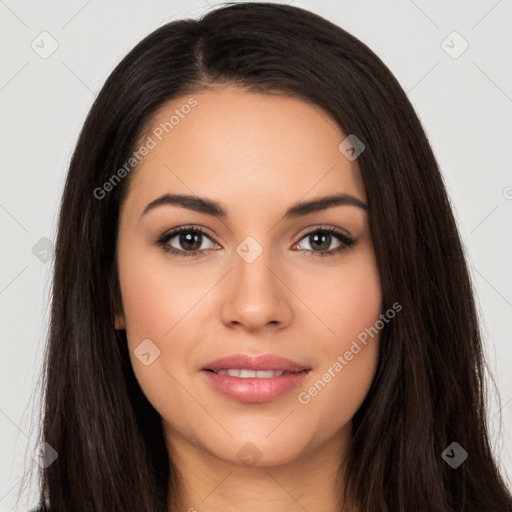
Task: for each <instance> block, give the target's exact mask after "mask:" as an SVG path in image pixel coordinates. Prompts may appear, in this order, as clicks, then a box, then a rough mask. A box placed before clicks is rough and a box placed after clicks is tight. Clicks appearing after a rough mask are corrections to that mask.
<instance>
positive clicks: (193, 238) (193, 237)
mask: <svg viewBox="0 0 512 512" xmlns="http://www.w3.org/2000/svg"><path fill="white" fill-rule="evenodd" d="M200 239H201V234H200V233H193V234H192V233H191V232H188V233H182V234H181V235H180V244H181V246H182V247H183V248H184V249H189V250H191V251H196V250H198V249H199V247H201V243H200V242H199V245H197V247H195V246H193V247H190V245H194V244H197V241H198V240H200Z"/></svg>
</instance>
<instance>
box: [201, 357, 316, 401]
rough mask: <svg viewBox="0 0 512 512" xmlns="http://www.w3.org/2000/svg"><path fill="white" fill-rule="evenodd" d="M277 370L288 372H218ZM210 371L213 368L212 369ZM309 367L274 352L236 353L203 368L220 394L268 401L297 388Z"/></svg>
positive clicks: (209, 380)
mask: <svg viewBox="0 0 512 512" xmlns="http://www.w3.org/2000/svg"><path fill="white" fill-rule="evenodd" d="M230 368H232V369H236V368H240V369H246V370H274V371H284V372H288V373H285V374H284V375H280V376H279V377H271V378H261V379H259V378H253V379H244V378H240V377H231V376H230V375H218V374H216V373H213V371H211V370H214V371H218V370H227V369H230ZM208 370H210V371H208ZM309 370H311V368H308V367H306V366H303V365H301V364H299V363H296V362H294V361H291V360H290V359H286V358H284V357H280V356H277V355H274V354H264V355H261V356H254V357H253V356H248V355H245V354H235V355H233V356H228V357H224V358H221V359H217V360H216V361H213V362H211V363H208V364H207V365H206V366H205V367H204V368H203V370H202V373H203V375H204V376H205V378H206V380H207V382H208V383H209V384H210V385H211V386H212V387H213V388H214V389H215V390H216V391H218V392H219V393H222V394H223V395H225V396H227V397H229V398H231V399H233V400H238V401H240V402H268V401H270V400H275V399H276V398H278V397H280V396H281V395H283V394H284V393H286V392H288V391H290V390H291V389H293V388H295V387H297V386H298V385H299V384H300V383H301V382H302V381H303V379H304V378H305V377H306V376H307V375H308V373H309Z"/></svg>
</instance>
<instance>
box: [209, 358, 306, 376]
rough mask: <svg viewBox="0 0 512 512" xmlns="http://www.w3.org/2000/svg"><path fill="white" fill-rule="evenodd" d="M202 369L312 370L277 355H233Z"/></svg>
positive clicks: (217, 360)
mask: <svg viewBox="0 0 512 512" xmlns="http://www.w3.org/2000/svg"><path fill="white" fill-rule="evenodd" d="M202 369H203V370H213V371H215V372H217V371H219V370H229V369H246V370H255V371H258V370H274V371H284V372H301V371H302V370H310V369H311V368H309V367H307V366H304V365H302V364H300V363H297V362H295V361H292V360H291V359H287V358H286V357H281V356H278V355H276V354H262V355H257V356H251V355H247V354H233V355H230V356H226V357H221V358H220V359H216V360H215V361H212V362H211V363H208V364H206V365H205V366H204V367H203V368H202Z"/></svg>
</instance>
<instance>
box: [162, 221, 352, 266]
mask: <svg viewBox="0 0 512 512" xmlns="http://www.w3.org/2000/svg"><path fill="white" fill-rule="evenodd" d="M182 233H196V234H197V233H200V234H201V235H204V236H206V237H207V238H209V239H211V240H212V241H214V242H215V240H213V239H212V237H211V236H210V235H209V234H208V233H206V231H204V230H203V229H202V228H200V227H199V226H182V227H179V228H176V229H173V230H171V231H169V232H167V233H164V234H163V235H162V236H161V237H160V238H158V239H157V240H156V241H155V243H156V245H158V246H159V247H161V248H162V250H163V251H164V252H165V253H168V254H172V255H174V256H178V257H187V258H188V257H190V256H197V255H199V254H204V253H205V252H207V251H208V250H210V249H196V250H195V251H183V250H179V249H174V248H173V247H169V246H167V245H166V244H167V243H168V242H169V240H171V239H172V238H174V237H175V236H176V235H181V234H182ZM315 233H323V234H325V233H327V234H332V235H334V236H335V237H336V238H338V240H339V241H340V242H342V244H341V245H340V246H339V247H337V248H336V249H331V250H329V251H322V252H319V251H313V250H311V249H301V250H302V251H303V252H306V254H309V255H310V256H320V257H324V256H335V255H336V254H340V253H342V252H344V251H346V250H348V249H351V248H352V247H354V245H355V244H356V241H355V240H354V239H353V238H351V237H349V236H347V235H345V234H344V233H342V232H341V231H339V230H337V229H335V228H332V227H329V226H327V227H319V228H316V229H314V230H313V231H310V232H309V233H306V234H305V235H304V236H302V238H301V239H300V240H302V239H303V238H306V237H308V236H311V235H313V234H315ZM300 240H299V241H300ZM215 243H217V242H215ZM294 245H296V244H294Z"/></svg>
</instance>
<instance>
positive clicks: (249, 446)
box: [41, 3, 512, 512]
mask: <svg viewBox="0 0 512 512" xmlns="http://www.w3.org/2000/svg"><path fill="white" fill-rule="evenodd" d="M317 256H321V257H320V258H319V257H317ZM45 370H46V373H45V376H46V380H45V389H46V397H45V411H44V421H43V428H42V436H41V437H42V441H44V442H46V443H47V446H48V447H49V448H48V450H49V451H50V449H51V450H52V451H51V452H50V455H53V456H50V455H48V453H46V452H45V461H46V462H47V463H46V464H44V466H46V467H45V468H44V469H43V471H42V475H41V476H42V479H41V485H42V490H41V501H42V502H43V503H44V509H45V510H52V511H63V510H73V511H74V512H79V511H85V510H91V508H92V509H94V510H96V511H105V512H106V511H108V512H113V511H119V512H121V511H123V512H124V511H127V510H130V511H141V512H142V511H145V512H149V511H155V512H156V511H159V512H163V511H169V512H175V511H178V510H189V511H192V510H198V511H201V510H210V511H217V510H244V511H253V510H262V509H263V510H265V511H273V510H277V509H278V508H279V510H283V509H285V510H310V511H312V510H318V511H328V510H329V511H331V510H345V511H358V512H375V511H390V512H391V511H393V512H398V511H411V510H414V511H425V512H426V511H436V512H448V511H459V510H464V511H467V512H472V511H475V512H476V511H482V510H486V511H492V512H494V511H496V512H498V511H499V512H503V511H512V497H511V495H510V493H509V491H508V490H507V488H506V485H505V483H504V481H503V479H502V477H501V476H500V474H499V470H498V468H497V465H496V463H495V461H494V459H493V454H492V452H491V448H490V443H489V439H488V432H487V427H486V422H485V409H484V387H483V384H484V381H483V378H484V375H483V356H482V346H481V339H480V334H479V327H478V323H477V316H476V312H475V304H474V298H473V292H472V289H471V285H470V280H469V275H468V270H467V266H466V262H465V259H464V254H463V249H462V245H461V242H460V238H459V235H458V233H457V229H456V224H455V222H454V218H453V214H452V211H451V208H450V203H449V200H448V197H447V193H446V190H445V188H444V185H443V181H442V178H441V174H440V172H439V169H438V165H437V163H436V160H435V158H434V155H433V153H432V150H431V148H430V146H429V143H428V140H427V138H426V136H425V133H424V131H423V129H422V127H421V125H420V122H419V120H418V118H417V116H416V114H415V112H414V110H413V108H412V106H411V104H410V103H409V101H408V99H407V97H406V95H405V93H404V92H403V90H402V89H401V87H400V85H399V84H398V82H397V81H396V79H395V78H394V77H393V76H392V74H391V73H390V71H389V70H388V69H387V68H386V66H385V65H384V64H383V63H382V62H381V60H380V59H379V58H378V57H377V56H376V55H375V54H374V53H373V52H372V51H371V50H369V49H368V47H366V46H365V45H364V44H362V43H361V42H360V41H358V40H357V39H355V38H354V37H353V36H351V35H350V34H348V33H347V32H345V31H344V30H342V29H340V28H339V27H337V26H335V25H334V24H332V23H330V22H328V21H326V20H324V19H323V18H321V17H319V16H317V15H314V14H312V13H310V12H307V11H305V10H302V9H299V8H295V7H290V6H282V5H276V4H259V3H247V4H237V5H232V6H229V7H225V8H221V9H217V10H215V11H212V12H210V13H209V14H207V15H206V16H205V17H203V18H202V19H201V20H199V21H195V20H183V21H177V22H172V23H168V24H167V25H165V26H163V27H161V28H160V29H158V30H156V31H155V32H153V33H152V34H150V35H149V36H148V37H146V38H145V39H144V40H143V41H142V42H140V43H139V44H138V45H137V46H136V47H135V48H134V49H133V50H132V51H131V52H130V53H129V54H128V55H127V56H126V57H125V58H124V59H123V61H122V62H121V63H120V64H119V65H118V66H117V67H116V69H115V70H114V72H113V73H112V74H111V76H110V77H109V78H108V80H107V82H106V84H105V85H104V87H103V89H102V91H101V92H100V94H99V95H98V98H97V100H96V101H95V103H94V105H93V107H92V109H91V111H90V113H89V115H88V118H87V120H86V122H85V125H84V128H83V130H82V133H81V135H80V138H79V141H78V144H77V147H76V150H75V152H74V155H73V159H72V162H71V166H70V169H69V174H68V177H67V182H66V186H65V191H64V196H63V201H62V206H61V212H60V221H59V232H58V239H57V243H56V261H55V275H54V285H53V305H52V318H51V332H50V339H49V345H48V353H47V359H46V366H45ZM53 450H54V451H53Z"/></svg>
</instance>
